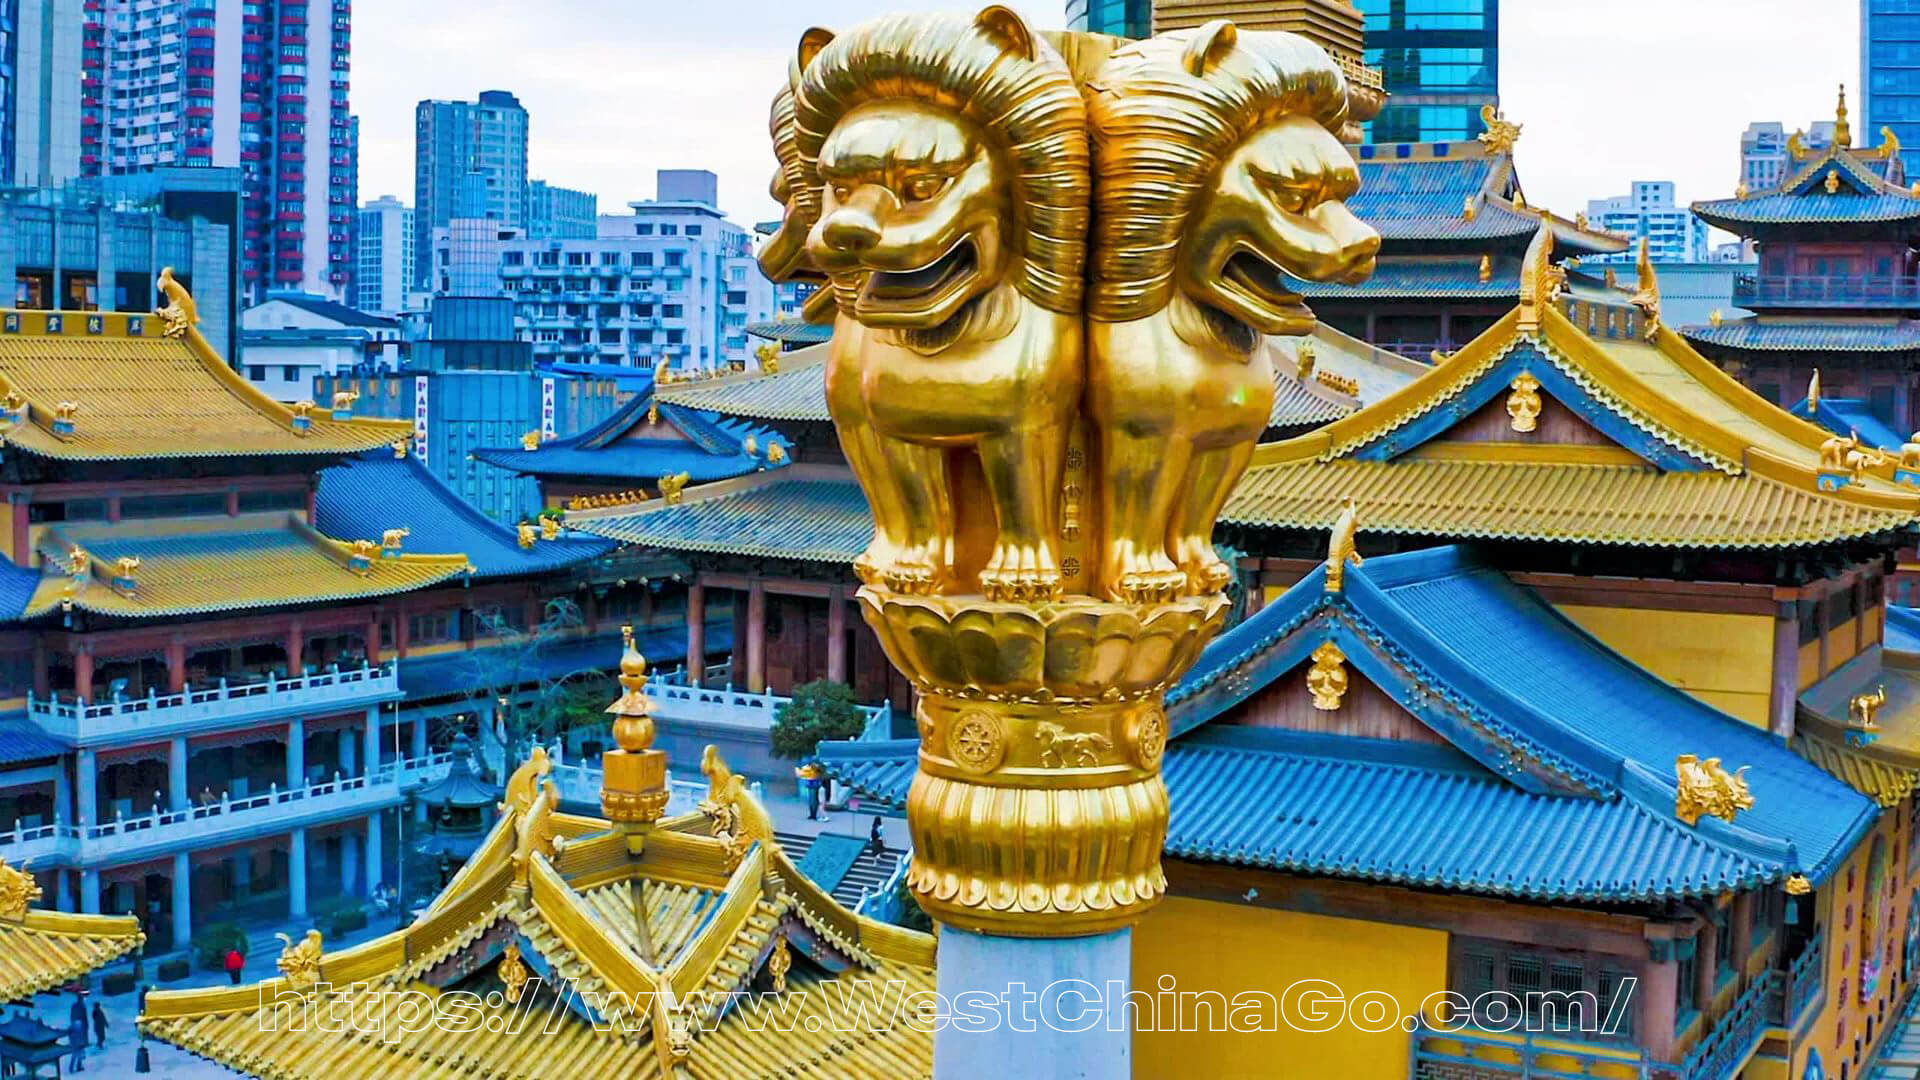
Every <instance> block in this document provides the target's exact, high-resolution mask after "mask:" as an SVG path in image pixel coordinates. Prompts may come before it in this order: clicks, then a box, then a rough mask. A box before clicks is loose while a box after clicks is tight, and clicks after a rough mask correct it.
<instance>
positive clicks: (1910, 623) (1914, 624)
mask: <svg viewBox="0 0 1920 1080" xmlns="http://www.w3.org/2000/svg"><path fill="white" fill-rule="evenodd" d="M1886 646H1887V648H1889V649H1894V650H1897V651H1899V652H1920V608H1910V607H1901V606H1900V605H1899V604H1888V605H1887V640H1886Z"/></svg>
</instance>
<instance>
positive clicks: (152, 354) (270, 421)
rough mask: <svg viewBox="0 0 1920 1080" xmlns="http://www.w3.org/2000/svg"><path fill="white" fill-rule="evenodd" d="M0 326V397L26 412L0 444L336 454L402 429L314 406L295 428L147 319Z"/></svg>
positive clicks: (112, 315)
mask: <svg viewBox="0 0 1920 1080" xmlns="http://www.w3.org/2000/svg"><path fill="white" fill-rule="evenodd" d="M50 324H52V325H53V327H54V328H53V329H51V330H50V329H49V325H50ZM0 326H4V327H5V329H0V396H4V395H6V394H8V393H16V394H19V395H20V396H21V397H22V398H24V399H25V402H26V405H27V406H28V408H27V415H26V417H25V419H23V420H20V421H19V422H17V423H14V424H11V425H10V426H7V427H5V428H0V438H3V439H4V441H5V443H7V444H8V445H11V446H17V447H20V448H21V449H23V450H28V451H31V452H32V453H35V454H41V455H44V456H46V457H51V458H62V459H66V460H71V461H113V460H134V459H141V458H178V457H231V456H245V455H255V454H259V455H282V454H346V453H353V452H357V451H361V450H368V449H372V448H373V447H377V446H384V445H386V444H388V443H391V442H393V441H394V440H396V439H399V438H402V437H404V436H406V435H409V434H411V433H412V430H413V428H412V425H411V424H410V423H408V422H407V421H400V420H372V419H341V420H335V419H334V418H333V413H332V412H331V411H330V410H329V409H327V408H324V407H321V408H315V409H313V410H312V411H311V413H310V415H309V421H310V426H309V427H308V428H307V429H306V430H304V431H302V430H299V428H298V427H297V425H296V423H295V416H294V410H293V409H292V408H290V407H289V406H287V405H284V404H282V403H280V402H277V401H274V400H273V399H272V398H269V397H268V396H267V395H266V394H264V393H262V392H261V391H260V390H259V389H258V388H256V387H255V386H253V384H251V383H249V382H247V380H245V379H243V378H241V377H240V374H239V373H238V372H236V371H234V370H233V369H232V368H231V367H229V366H227V364H226V363H225V362H223V361H222V360H221V359H220V357H219V355H218V354H216V353H215V352H214V351H213V347H212V346H211V345H209V344H208V343H207V341H206V339H204V338H202V337H201V336H200V334H199V332H198V331H189V332H187V333H185V334H183V335H181V336H179V337H166V336H163V332H162V320H161V319H160V318H159V317H158V316H152V315H138V314H128V313H125V312H46V311H11V310H8V311H0ZM16 327H17V329H16ZM63 402H71V403H72V404H73V405H74V406H75V408H74V410H73V428H72V432H71V433H70V434H57V433H56V432H55V423H54V421H55V417H56V416H57V414H58V411H59V407H60V405H61V403H63ZM322 404H323V405H324V404H328V403H322Z"/></svg>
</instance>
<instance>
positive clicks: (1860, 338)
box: [1679, 320, 1920, 353]
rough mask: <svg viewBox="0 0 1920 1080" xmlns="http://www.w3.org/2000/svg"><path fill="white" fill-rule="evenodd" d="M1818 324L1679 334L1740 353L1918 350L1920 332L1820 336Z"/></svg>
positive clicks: (1849, 331)
mask: <svg viewBox="0 0 1920 1080" xmlns="http://www.w3.org/2000/svg"><path fill="white" fill-rule="evenodd" d="M1821 329H1822V325H1821V324H1808V325H1804V326H1790V325H1778V324H1760V323H1751V322H1747V321H1744V320H1743V321H1740V322H1727V323H1722V324H1720V325H1719V326H1683V327H1680V329H1679V333H1680V335H1681V336H1683V337H1685V338H1686V339H1687V340H1688V341H1691V342H1694V343H1695V344H1702V345H1711V346H1713V347H1715V348H1720V349H1731V350H1738V351H1741V352H1818V353H1898V352H1915V351H1920V329H1916V330H1912V331H1909V330H1905V329H1902V328H1899V327H1886V328H1884V330H1885V332H1884V333H1881V332H1877V331H1879V330H1880V329H1882V328H1878V327H1860V326H1845V325H1839V324H1835V325H1834V326H1833V330H1834V331H1835V332H1832V333H1827V334H1825V335H1822V333H1821Z"/></svg>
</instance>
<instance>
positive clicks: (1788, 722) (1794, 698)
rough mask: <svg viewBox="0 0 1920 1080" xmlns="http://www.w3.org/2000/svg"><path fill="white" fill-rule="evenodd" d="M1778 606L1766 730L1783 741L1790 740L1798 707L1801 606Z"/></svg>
mask: <svg viewBox="0 0 1920 1080" xmlns="http://www.w3.org/2000/svg"><path fill="white" fill-rule="evenodd" d="M1805 602H1806V601H1804V600H1802V601H1793V600H1787V601H1783V602H1782V603H1781V604H1780V608H1779V612H1778V614H1776V615H1775V617H1774V620H1773V685H1772V689H1771V692H1770V698H1769V700H1768V702H1767V705H1768V709H1767V715H1768V718H1769V723H1768V727H1769V728H1770V729H1771V730H1772V731H1773V733H1774V734H1775V735H1778V736H1779V737H1780V738H1782V739H1791V738H1793V720H1794V710H1795V709H1796V708H1798V707H1799V704H1800V604H1802V603H1805Z"/></svg>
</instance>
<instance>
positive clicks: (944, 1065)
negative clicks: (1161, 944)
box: [933, 926, 1133, 1080]
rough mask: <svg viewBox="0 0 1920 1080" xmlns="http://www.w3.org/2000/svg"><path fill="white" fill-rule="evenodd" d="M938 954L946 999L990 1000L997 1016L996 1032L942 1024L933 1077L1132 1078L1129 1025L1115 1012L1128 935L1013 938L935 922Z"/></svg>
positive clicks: (1122, 989)
mask: <svg viewBox="0 0 1920 1080" xmlns="http://www.w3.org/2000/svg"><path fill="white" fill-rule="evenodd" d="M938 948H939V965H938V971H939V983H940V995H941V997H942V998H943V999H945V1000H946V1001H949V1002H955V1001H956V999H957V998H958V996H959V995H961V994H969V995H975V997H974V1001H975V1002H976V1003H987V1002H988V1001H989V998H988V997H986V996H979V995H990V997H991V1004H987V1006H986V1007H987V1008H988V1009H991V1010H993V1011H994V1012H997V1013H998V1016H999V1026H998V1027H997V1028H996V1029H995V1030H992V1031H970V1030H966V1029H965V1025H958V1024H949V1025H947V1026H945V1027H942V1028H941V1029H940V1030H939V1031H937V1032H935V1033H934V1036H933V1075H934V1080H968V1078H972V1077H980V1076H995V1077H1006V1078H1008V1080H1041V1078H1046V1080H1077V1078H1086V1080H1104V1078H1106V1077H1125V1076H1132V1075H1133V1031H1132V1030H1131V1027H1132V1026H1131V1024H1129V1023H1126V1022H1124V1021H1125V1019H1126V1014H1125V1013H1122V1012H1117V1011H1115V1010H1116V1009H1117V1008H1118V1005H1119V1003H1121V1002H1124V1001H1125V1000H1126V992H1127V991H1128V990H1129V989H1131V986H1132V971H1133V931H1132V930H1116V931H1114V932H1112V933H1109V934H1100V935H1097V936H1095V937H1073V938H1015V937H993V936H989V935H986V934H975V933H971V932H969V931H966V930H959V929H956V928H954V927H952V926H942V927H941V928H940V943H939V946H938ZM957 1011H960V1012H964V1011H966V1010H964V1009H957ZM1110 1018H1115V1022H1114V1023H1110V1022H1109V1020H1110ZM1116 1027H1117V1028H1118V1030H1115V1028H1116Z"/></svg>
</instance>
